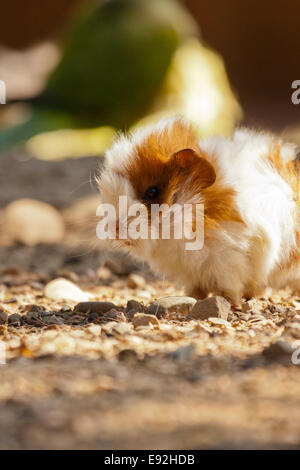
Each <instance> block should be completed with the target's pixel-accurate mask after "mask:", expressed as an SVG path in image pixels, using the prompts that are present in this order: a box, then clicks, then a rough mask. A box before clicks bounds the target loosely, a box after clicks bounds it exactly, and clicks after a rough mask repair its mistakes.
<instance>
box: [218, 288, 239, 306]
mask: <svg viewBox="0 0 300 470" xmlns="http://www.w3.org/2000/svg"><path fill="white" fill-rule="evenodd" d="M219 295H222V297H224V298H225V299H226V300H228V302H229V303H230V304H231V307H232V308H233V309H235V308H240V307H241V305H242V296H241V294H240V292H236V291H232V290H224V291H222V292H220V293H219Z"/></svg>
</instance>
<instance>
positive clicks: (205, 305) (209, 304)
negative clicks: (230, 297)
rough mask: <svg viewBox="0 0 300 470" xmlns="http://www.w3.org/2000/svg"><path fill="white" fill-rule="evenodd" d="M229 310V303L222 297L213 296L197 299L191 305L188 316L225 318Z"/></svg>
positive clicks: (198, 318)
mask: <svg viewBox="0 0 300 470" xmlns="http://www.w3.org/2000/svg"><path fill="white" fill-rule="evenodd" d="M230 312H231V305H230V303H229V302H228V301H227V300H226V299H224V297H220V296H214V297H207V298H206V299H204V300H199V301H198V302H197V303H196V304H195V305H194V307H193V309H192V311H191V313H190V315H189V318H190V319H197V320H208V319H209V317H219V318H222V319H223V320H227V318H228V315H229V313H230Z"/></svg>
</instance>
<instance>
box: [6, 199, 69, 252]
mask: <svg viewBox="0 0 300 470" xmlns="http://www.w3.org/2000/svg"><path fill="white" fill-rule="evenodd" d="M3 223H4V226H5V230H6V231H7V233H8V234H9V236H10V237H11V238H12V239H13V240H15V241H19V242H22V243H25V244H26V245H35V244H37V243H56V242H60V241H62V239H63V237H64V233H65V228H64V221H63V218H62V216H61V214H60V213H59V212H58V211H57V210H56V209H55V208H54V207H52V206H51V205H50V204H47V203H45V202H42V201H37V200H34V199H17V200H16V201H13V202H11V203H10V204H8V206H6V208H5V209H4V211H3Z"/></svg>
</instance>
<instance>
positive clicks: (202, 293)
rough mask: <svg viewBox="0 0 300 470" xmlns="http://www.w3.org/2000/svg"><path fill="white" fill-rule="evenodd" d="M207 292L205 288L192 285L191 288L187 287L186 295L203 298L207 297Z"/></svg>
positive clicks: (198, 298)
mask: <svg viewBox="0 0 300 470" xmlns="http://www.w3.org/2000/svg"><path fill="white" fill-rule="evenodd" d="M208 294H209V292H208V291H207V290H204V289H201V288H200V287H194V288H192V289H188V290H187V293H186V295H187V296H188V297H193V298H194V299H197V300H203V299H206V297H208Z"/></svg>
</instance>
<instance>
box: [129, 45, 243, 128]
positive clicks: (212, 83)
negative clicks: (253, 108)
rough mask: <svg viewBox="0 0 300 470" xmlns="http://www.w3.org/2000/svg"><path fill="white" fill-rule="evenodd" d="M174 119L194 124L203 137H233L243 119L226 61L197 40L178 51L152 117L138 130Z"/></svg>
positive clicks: (139, 123) (138, 124)
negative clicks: (231, 135) (167, 119)
mask: <svg viewBox="0 0 300 470" xmlns="http://www.w3.org/2000/svg"><path fill="white" fill-rule="evenodd" d="M172 115H182V116H184V117H186V118H187V119H188V120H190V121H191V122H193V123H194V124H195V125H196V127H197V128H198V129H199V136H200V137H207V136H210V135H214V134H221V135H229V134H230V133H231V132H232V131H233V129H234V127H235V125H236V124H237V122H238V121H239V120H240V119H241V117H242V109H241V106H240V105H239V103H238V101H237V99H236V97H235V96H234V93H233V91H232V90H231V87H230V84H229V80H228V77H227V74H226V70H225V66H224V63H223V60H222V58H221V57H220V56H219V55H218V54H217V53H215V52H214V51H212V50H211V49H209V48H207V47H205V46H203V45H202V44H201V43H200V42H199V41H198V40H197V39H196V38H193V39H188V40H187V41H186V42H184V44H183V45H182V46H181V47H179V48H178V50H177V51H176V53H175V54H174V57H173V59H172V62H171V65H170V68H169V71H168V73H167V77H166V79H165V83H164V85H163V88H162V91H161V93H160V95H159V96H158V97H157V99H156V100H155V102H154V105H153V107H152V108H151V110H150V114H149V115H147V116H146V117H145V118H143V119H141V120H140V121H138V123H136V124H135V125H134V128H136V127H138V126H140V125H144V124H148V123H149V122H155V121H157V120H158V119H160V118H161V117H165V116H172Z"/></svg>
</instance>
